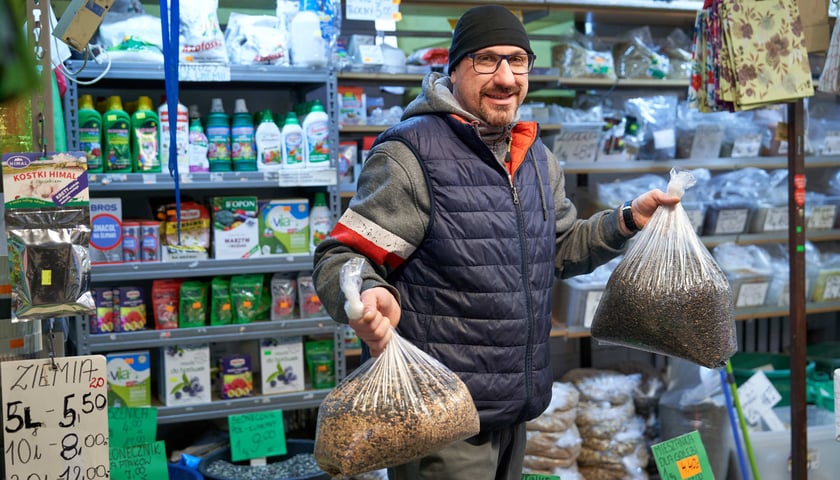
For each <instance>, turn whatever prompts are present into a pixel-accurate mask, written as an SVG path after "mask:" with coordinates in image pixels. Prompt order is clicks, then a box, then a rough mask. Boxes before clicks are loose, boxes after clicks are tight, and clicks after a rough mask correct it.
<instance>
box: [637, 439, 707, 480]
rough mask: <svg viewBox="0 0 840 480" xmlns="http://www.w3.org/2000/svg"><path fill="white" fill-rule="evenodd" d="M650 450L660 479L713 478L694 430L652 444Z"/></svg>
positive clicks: (700, 442)
mask: <svg viewBox="0 0 840 480" xmlns="http://www.w3.org/2000/svg"><path fill="white" fill-rule="evenodd" d="M651 450H652V451H653V458H654V460H656V468H657V469H658V470H659V475H660V476H661V477H662V480H688V479H691V480H715V476H714V474H713V473H712V466H711V464H710V463H709V457H708V456H707V455H706V449H705V448H704V447H703V441H702V440H701V439H700V434H699V433H698V432H697V431H696V430H695V431H693V432H689V433H686V434H684V435H680V436H679V437H675V438H672V439H670V440H666V441H664V442H662V443H657V444H656V445H652V446H651Z"/></svg>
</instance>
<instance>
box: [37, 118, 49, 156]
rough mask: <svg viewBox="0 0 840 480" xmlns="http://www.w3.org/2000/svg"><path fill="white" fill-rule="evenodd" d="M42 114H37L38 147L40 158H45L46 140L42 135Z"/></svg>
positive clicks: (43, 134) (43, 122)
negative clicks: (39, 148)
mask: <svg viewBox="0 0 840 480" xmlns="http://www.w3.org/2000/svg"><path fill="white" fill-rule="evenodd" d="M44 124H45V121H44V113H43V112H39V113H38V145H39V146H40V147H41V158H42V159H46V158H47V140H46V138H47V137H46V135H45V133H44Z"/></svg>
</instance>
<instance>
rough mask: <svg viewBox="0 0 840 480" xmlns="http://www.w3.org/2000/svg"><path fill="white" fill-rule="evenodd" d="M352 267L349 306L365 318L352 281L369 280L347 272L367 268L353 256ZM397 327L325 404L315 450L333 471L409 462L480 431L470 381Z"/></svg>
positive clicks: (355, 471) (339, 472)
mask: <svg viewBox="0 0 840 480" xmlns="http://www.w3.org/2000/svg"><path fill="white" fill-rule="evenodd" d="M351 262H352V261H351ZM345 267H349V268H344V269H342V290H343V291H344V293H345V296H346V297H347V298H348V305H346V306H345V310H346V311H347V312H348V315H349V316H350V318H359V317H360V316H361V314H362V310H361V305H360V304H359V302H358V289H356V290H355V294H352V293H351V292H350V290H351V289H348V288H345V285H347V284H354V283H355V284H356V285H357V286H358V285H360V284H361V282H359V281H355V282H354V281H345V279H344V276H345V273H347V270H356V271H355V272H353V274H351V275H350V276H351V277H353V279H355V276H356V275H357V274H358V272H359V271H360V270H361V266H360V265H352V264H350V262H348V264H347V265H345ZM357 269H358V270H357ZM353 295H355V298H353ZM354 304H355V305H354ZM351 312H352V313H351ZM391 333H392V336H391V339H390V340H389V341H388V345H387V346H386V347H385V350H384V352H383V353H382V354H381V355H379V356H378V357H376V358H371V359H370V360H368V361H366V362H365V363H363V364H362V365H361V366H359V368H357V369H356V370H354V371H353V372H352V373H350V374H349V375H347V376H346V377H344V379H343V380H342V381H341V382H340V383H339V384H338V385H337V386H336V387H335V388H334V389H333V390H332V391H331V392H330V393H329V394H327V396H326V397H325V398H324V400H323V402H321V406H320V409H319V411H318V423H317V428H316V433H315V451H314V454H315V459H316V460H317V462H318V466H319V467H320V468H321V469H322V470H324V471H325V472H327V473H329V474H330V475H332V476H333V477H338V478H345V477H349V476H352V475H356V474H359V473H364V472H369V471H371V470H377V469H381V468H386V467H392V466H396V465H401V464H403V463H406V462H409V461H412V460H414V459H417V458H420V457H423V456H425V455H428V454H430V453H432V452H435V451H438V450H440V449H442V448H444V447H445V446H446V445H448V444H450V443H452V442H455V441H459V440H464V439H466V438H469V437H472V436H474V435H476V434H477V433H478V431H479V419H478V411H477V410H476V408H475V404H474V403H473V400H472V396H471V395H470V392H469V390H467V387H466V385H465V384H464V382H463V381H461V379H460V378H459V377H458V376H457V375H456V374H455V373H454V372H452V371H451V370H450V369H449V368H448V367H446V366H445V365H443V364H442V363H440V362H439V361H438V360H436V359H435V358H433V357H431V356H430V355H428V354H427V353H425V352H423V351H422V350H420V349H419V348H417V347H415V346H414V345H413V344H412V343H411V342H409V341H408V340H406V339H404V338H402V337H401V336H400V335H399V334H397V332H396V331H394V330H392V332H391Z"/></svg>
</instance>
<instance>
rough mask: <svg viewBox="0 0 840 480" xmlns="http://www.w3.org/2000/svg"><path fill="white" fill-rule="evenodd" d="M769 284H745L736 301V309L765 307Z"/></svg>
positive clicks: (739, 290) (740, 289)
mask: <svg viewBox="0 0 840 480" xmlns="http://www.w3.org/2000/svg"><path fill="white" fill-rule="evenodd" d="M768 286H769V284H768V283H767V282H759V283H744V284H742V285H741V288H739V289H738V299H737V300H736V301H735V307H737V308H743V307H760V306H762V305H764V302H765V300H766V299H767V287H768Z"/></svg>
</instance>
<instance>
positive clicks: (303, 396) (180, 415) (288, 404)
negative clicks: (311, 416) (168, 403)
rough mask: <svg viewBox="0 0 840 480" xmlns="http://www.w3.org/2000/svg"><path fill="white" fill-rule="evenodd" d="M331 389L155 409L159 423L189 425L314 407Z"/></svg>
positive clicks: (219, 400)
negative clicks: (243, 415)
mask: <svg viewBox="0 0 840 480" xmlns="http://www.w3.org/2000/svg"><path fill="white" fill-rule="evenodd" d="M330 391H331V390H330V389H320V390H304V391H302V392H291V393H281V394H275V395H256V396H253V397H246V398H235V399H229V400H223V399H218V400H216V399H214V400H213V401H212V402H210V403H201V404H196V405H179V406H172V407H165V406H159V407H157V414H158V422H157V423H158V424H166V423H178V422H191V421H195V420H208V419H213V418H224V417H227V416H229V415H231V414H237V415H239V414H243V413H254V412H263V411H266V410H276V409H283V410H298V409H304V408H314V407H317V406H319V405H320V404H321V402H322V401H323V400H324V397H326V396H327V394H328V393H329V392H330Z"/></svg>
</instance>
